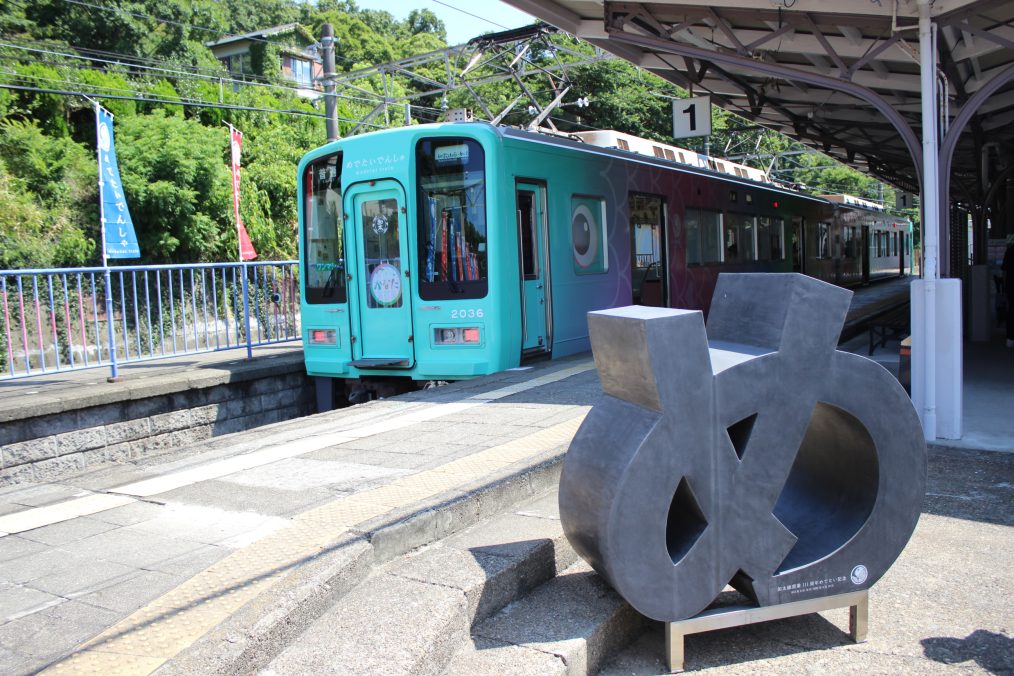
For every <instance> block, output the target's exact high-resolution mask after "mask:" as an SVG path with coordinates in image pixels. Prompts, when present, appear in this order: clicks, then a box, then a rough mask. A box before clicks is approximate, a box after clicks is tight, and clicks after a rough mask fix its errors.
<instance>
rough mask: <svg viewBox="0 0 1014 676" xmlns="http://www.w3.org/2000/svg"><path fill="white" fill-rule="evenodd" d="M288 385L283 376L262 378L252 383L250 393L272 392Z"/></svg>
mask: <svg viewBox="0 0 1014 676" xmlns="http://www.w3.org/2000/svg"><path fill="white" fill-rule="evenodd" d="M286 387H288V385H287V384H286V383H285V382H284V380H283V379H282V378H261V379H259V380H255V381H253V382H252V383H251V384H250V395H251V396H253V395H262V394H271V393H273V392H278V391H279V390H283V389H285V388H286Z"/></svg>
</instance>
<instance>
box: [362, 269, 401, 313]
mask: <svg viewBox="0 0 1014 676" xmlns="http://www.w3.org/2000/svg"><path fill="white" fill-rule="evenodd" d="M370 294H371V295H372V296H373V299H374V300H376V301H377V302H378V303H380V304H381V305H394V304H395V303H397V302H398V299H399V298H401V273H399V272H398V268H396V267H394V266H393V265H391V264H390V263H381V264H380V265H378V266H377V267H375V268H373V272H371V273H370Z"/></svg>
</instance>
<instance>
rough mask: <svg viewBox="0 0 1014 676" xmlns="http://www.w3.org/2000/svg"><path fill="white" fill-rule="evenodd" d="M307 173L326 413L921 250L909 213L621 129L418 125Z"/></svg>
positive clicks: (362, 139)
mask: <svg viewBox="0 0 1014 676" xmlns="http://www.w3.org/2000/svg"><path fill="white" fill-rule="evenodd" d="M298 180H299V189H298V199H299V235H300V236H299V256H300V261H301V266H300V267H301V271H300V290H301V312H302V326H303V343H304V354H305V359H306V369H307V373H308V374H310V375H312V376H315V377H316V382H317V393H318V405H319V406H320V407H321V408H330V407H332V406H334V405H340V404H341V403H343V402H344V401H345V400H351V401H360V400H363V399H368V398H371V397H374V396H378V395H379V396H385V395H388V394H391V393H394V392H398V391H401V390H404V389H408V388H411V387H414V386H418V385H419V384H422V383H425V382H428V381H446V380H460V379H465V378H471V377H475V376H479V375H484V374H489V373H494V372H497V371H502V370H504V369H509V368H513V367H517V366H519V365H520V364H522V363H523V362H524V361H526V360H530V359H535V358H558V357H563V356H566V355H570V354H575V353H578V352H583V351H587V350H588V349H589V342H588V327H587V322H586V314H587V313H588V312H590V311H592V310H600V309H603V308H608V307H616V306H623V305H630V304H644V305H657V306H669V307H678V308H694V309H700V310H702V311H704V312H707V310H708V305H709V303H710V299H711V294H712V291H713V289H714V285H715V280H716V277H717V275H718V274H719V272H722V271H735V272H761V271H779V272H787V271H793V270H795V271H799V272H803V273H806V274H811V275H814V276H816V277H819V278H821V279H824V280H826V281H830V282H832V283H837V284H856V283H864V282H868V281H869V280H870V279H872V278H874V277H876V276H878V275H884V274H890V275H899V274H905V273H906V272H907V271H908V270H909V266H910V260H911V234H910V232H911V226H910V224H909V223H908V222H907V221H905V220H903V219H897V218H894V217H891V216H889V215H887V214H885V213H884V212H883V210H881V209H880V208H879V207H877V206H876V205H874V204H872V203H869V202H865V201H863V200H859V199H856V198H852V197H845V196H823V197H818V196H813V195H808V194H804V193H802V192H799V191H797V190H794V189H791V188H790V187H788V186H783V185H779V184H776V183H774V182H772V181H770V180H769V179H768V177H767V176H766V175H765V174H764V173H763V172H762V171H759V170H757V169H754V168H751V167H746V166H743V165H738V164H734V163H732V162H728V161H725V160H719V159H715V158H709V157H706V156H703V155H698V154H696V153H694V152H692V151H688V150H685V149H682V148H677V147H675V146H669V145H665V144H660V143H657V142H654V141H649V140H646V139H641V138H637V137H634V136H630V135H627V134H622V133H619V132H615V131H602V132H586V133H581V134H567V135H557V134H552V135H551V134H544V133H534V132H528V131H522V130H519V129H515V128H508V127H495V126H492V125H490V124H486V123H482V122H456V123H446V124H432V125H417V126H409V127H402V128H398V129H390V130H384V131H378V132H374V133H370V134H363V135H361V136H354V137H351V138H347V139H341V140H338V141H335V142H333V143H329V144H328V145H325V146H323V147H321V148H318V149H316V150H314V151H312V152H310V153H308V154H307V155H306V156H305V157H304V158H303V160H302V161H301V162H300V165H299V170H298Z"/></svg>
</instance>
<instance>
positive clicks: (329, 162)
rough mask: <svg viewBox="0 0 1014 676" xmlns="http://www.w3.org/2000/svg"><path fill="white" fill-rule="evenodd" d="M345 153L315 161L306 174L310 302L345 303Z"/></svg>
mask: <svg viewBox="0 0 1014 676" xmlns="http://www.w3.org/2000/svg"><path fill="white" fill-rule="evenodd" d="M341 167H342V162H341V153H336V154H334V155H328V156H326V157H322V158H320V159H318V160H314V161H313V162H311V163H310V164H309V165H308V166H307V167H306V173H305V174H304V175H303V237H304V240H303V251H304V255H305V256H306V259H305V261H304V265H303V270H304V274H305V275H306V302H307V303H344V302H346V300H347V294H346V289H345V275H346V272H345V248H344V246H343V245H342V225H343V224H342V198H341V177H342V170H341Z"/></svg>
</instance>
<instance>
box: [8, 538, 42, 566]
mask: <svg viewBox="0 0 1014 676" xmlns="http://www.w3.org/2000/svg"><path fill="white" fill-rule="evenodd" d="M45 548H46V546H45V545H43V544H40V543H38V542H33V541H31V540H26V539H25V538H23V537H21V536H20V535H5V536H4V537H2V538H0V563H2V562H5V561H10V560H11V559H18V558H21V557H22V556H28V555H29V554H37V553H39V552H40V551H42V550H43V549H45Z"/></svg>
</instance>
